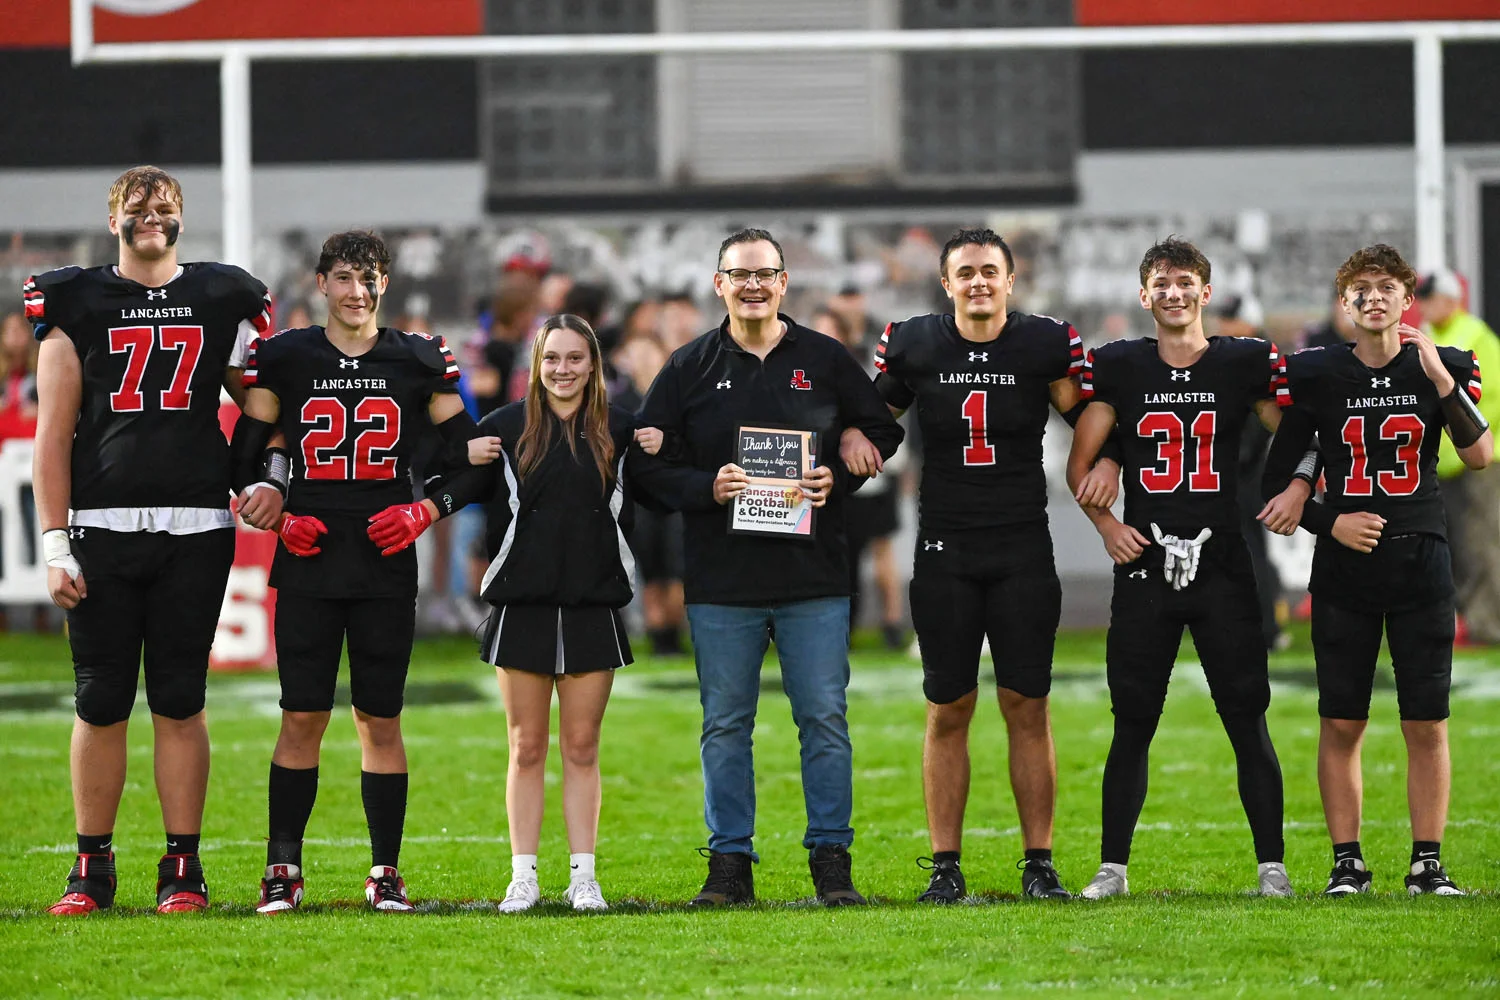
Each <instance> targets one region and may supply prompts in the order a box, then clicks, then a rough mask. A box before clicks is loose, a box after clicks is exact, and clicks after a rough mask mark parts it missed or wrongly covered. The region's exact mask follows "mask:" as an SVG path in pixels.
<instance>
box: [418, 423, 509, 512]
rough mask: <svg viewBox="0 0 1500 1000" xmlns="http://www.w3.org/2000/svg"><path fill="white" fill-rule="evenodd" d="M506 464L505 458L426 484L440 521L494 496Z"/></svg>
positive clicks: (424, 488)
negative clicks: (500, 470)
mask: <svg viewBox="0 0 1500 1000" xmlns="http://www.w3.org/2000/svg"><path fill="white" fill-rule="evenodd" d="M447 422H448V421H444V423H447ZM503 461H504V459H503V458H502V459H500V460H499V461H496V462H494V463H493V464H490V465H470V466H467V467H465V468H463V469H461V470H459V471H456V472H454V473H452V474H451V475H443V476H434V477H433V478H431V479H428V480H427V482H426V483H424V484H423V490H422V492H423V494H424V495H425V496H426V497H427V499H428V500H431V501H432V502H433V503H434V504H436V505H437V509H438V517H447V516H449V515H450V514H452V513H453V512H454V511H456V510H463V509H464V508H465V507H467V506H468V505H469V504H471V503H484V502H485V501H488V500H490V499H492V498H493V497H494V496H495V489H496V483H497V482H498V481H499V479H500V472H499V469H498V466H499V465H500V462H503Z"/></svg>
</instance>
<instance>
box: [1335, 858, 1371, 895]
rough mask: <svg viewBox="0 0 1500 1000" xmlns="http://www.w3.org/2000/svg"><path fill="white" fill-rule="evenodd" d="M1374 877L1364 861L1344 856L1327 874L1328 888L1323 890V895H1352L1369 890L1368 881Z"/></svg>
mask: <svg viewBox="0 0 1500 1000" xmlns="http://www.w3.org/2000/svg"><path fill="white" fill-rule="evenodd" d="M1374 877H1375V876H1374V875H1372V874H1371V873H1370V870H1369V869H1368V868H1366V867H1365V866H1364V862H1362V861H1358V860H1356V859H1354V858H1345V859H1344V860H1343V861H1340V862H1339V863H1338V864H1336V865H1334V866H1333V871H1332V872H1330V873H1329V875H1328V888H1326V889H1324V890H1323V895H1325V896H1352V895H1354V894H1355V893H1357V892H1369V891H1370V882H1371V881H1372V880H1373V879H1374Z"/></svg>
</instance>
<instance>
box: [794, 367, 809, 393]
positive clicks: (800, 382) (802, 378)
mask: <svg viewBox="0 0 1500 1000" xmlns="http://www.w3.org/2000/svg"><path fill="white" fill-rule="evenodd" d="M792 388H793V389H811V388H812V383H811V382H809V381H808V380H807V375H806V373H804V372H803V371H802V369H801V368H798V369H797V370H796V371H794V372H792Z"/></svg>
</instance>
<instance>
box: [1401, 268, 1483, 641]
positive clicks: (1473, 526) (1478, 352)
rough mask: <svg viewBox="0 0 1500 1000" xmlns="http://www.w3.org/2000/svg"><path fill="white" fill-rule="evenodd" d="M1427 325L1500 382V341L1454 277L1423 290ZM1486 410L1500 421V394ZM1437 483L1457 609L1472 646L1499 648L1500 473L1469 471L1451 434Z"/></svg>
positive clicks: (1444, 275)
mask: <svg viewBox="0 0 1500 1000" xmlns="http://www.w3.org/2000/svg"><path fill="white" fill-rule="evenodd" d="M1416 297H1417V304H1418V306H1419V307H1420V309H1421V311H1422V321H1423V325H1424V326H1425V327H1426V329H1427V331H1428V332H1429V333H1430V335H1431V336H1432V339H1433V340H1434V341H1435V342H1436V343H1437V344H1438V345H1440V346H1447V347H1458V348H1462V349H1463V350H1466V351H1473V352H1474V357H1475V358H1476V359H1477V360H1478V362H1479V372H1480V375H1481V376H1482V375H1483V374H1484V373H1486V372H1493V373H1494V374H1492V375H1491V376H1490V377H1491V378H1500V337H1497V336H1496V335H1495V331H1493V330H1491V329H1490V328H1489V326H1488V325H1487V324H1486V323H1485V322H1484V320H1482V319H1480V318H1479V317H1478V316H1475V315H1474V314H1473V313H1471V312H1469V311H1468V310H1467V309H1465V308H1464V286H1463V283H1462V282H1461V281H1460V280H1459V277H1458V275H1456V274H1454V273H1453V272H1452V271H1434V272H1432V273H1431V274H1427V275H1424V276H1423V277H1422V279H1421V281H1420V282H1418V284H1417V291H1416ZM1479 412H1480V413H1482V414H1483V415H1484V418H1485V419H1486V420H1488V421H1489V422H1490V423H1491V424H1495V423H1496V422H1497V421H1500V389H1497V390H1496V391H1494V392H1489V393H1484V394H1483V395H1481V397H1480V400H1479ZM1438 478H1439V480H1440V482H1441V485H1442V489H1443V502H1444V504H1445V505H1446V506H1447V508H1448V534H1449V540H1450V542H1451V543H1452V544H1451V550H1452V552H1453V577H1454V580H1455V582H1456V583H1457V586H1458V607H1459V611H1460V613H1461V614H1462V615H1463V617H1464V622H1465V625H1466V627H1467V634H1468V637H1469V639H1470V640H1471V641H1474V642H1482V643H1500V467H1496V466H1492V467H1490V468H1488V469H1483V470H1480V471H1478V472H1474V471H1470V470H1468V469H1467V468H1466V467H1465V465H1464V463H1463V461H1462V460H1461V459H1460V458H1459V457H1458V452H1457V451H1455V450H1454V447H1453V442H1452V441H1449V440H1448V439H1447V437H1446V436H1445V437H1444V438H1443V439H1442V444H1441V445H1440V448H1439V451H1438Z"/></svg>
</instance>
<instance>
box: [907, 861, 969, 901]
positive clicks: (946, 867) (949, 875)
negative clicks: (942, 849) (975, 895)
mask: <svg viewBox="0 0 1500 1000" xmlns="http://www.w3.org/2000/svg"><path fill="white" fill-rule="evenodd" d="M924 862H925V864H924ZM917 867H918V868H920V869H922V870H923V871H930V872H932V877H931V878H930V879H929V880H928V882H927V891H926V892H924V893H922V895H920V896H918V897H917V902H919V903H956V902H958V901H959V900H960V899H963V898H964V897H965V896H967V895H968V894H969V887H968V885H967V884H965V882H964V873H963V871H962V870H961V869H960V868H959V867H958V862H957V861H934V860H933V859H932V858H918V859H917Z"/></svg>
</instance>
